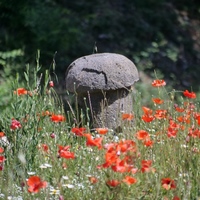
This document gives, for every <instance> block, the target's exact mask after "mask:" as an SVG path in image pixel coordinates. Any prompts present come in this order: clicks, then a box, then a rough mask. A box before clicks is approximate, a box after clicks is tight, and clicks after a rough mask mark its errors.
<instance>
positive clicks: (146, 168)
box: [141, 160, 155, 173]
mask: <svg viewBox="0 0 200 200" xmlns="http://www.w3.org/2000/svg"><path fill="white" fill-rule="evenodd" d="M141 164H142V168H141V171H142V172H143V173H144V172H155V168H152V160H142V162H141Z"/></svg>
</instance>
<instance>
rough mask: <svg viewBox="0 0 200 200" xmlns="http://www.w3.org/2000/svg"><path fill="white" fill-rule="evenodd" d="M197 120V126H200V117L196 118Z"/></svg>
mask: <svg viewBox="0 0 200 200" xmlns="http://www.w3.org/2000/svg"><path fill="white" fill-rule="evenodd" d="M195 119H196V120H197V124H198V125H200V115H199V116H196V117H195Z"/></svg>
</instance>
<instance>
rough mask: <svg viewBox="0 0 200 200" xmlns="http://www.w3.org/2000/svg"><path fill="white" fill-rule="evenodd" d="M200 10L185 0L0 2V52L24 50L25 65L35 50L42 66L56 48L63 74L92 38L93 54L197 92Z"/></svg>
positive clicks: (87, 50) (89, 49)
mask: <svg viewBox="0 0 200 200" xmlns="http://www.w3.org/2000/svg"><path fill="white" fill-rule="evenodd" d="M199 8H200V4H199V2H198V1H194V2H192V3H191V2H189V1H185V0H184V1H180V0H175V1H166V0H158V1H156V0H150V1H144V0H137V1H131V0H128V1H121V0H117V1H115V2H112V1H103V0H101V1H96V0H95V1H86V0H80V1H78V2H76V1H56V0H49V1H39V0H34V1H24V0H20V1H17V2H15V1H13V0H10V1H9V3H8V1H5V0H3V1H1V4H0V22H1V31H0V44H1V45H0V51H1V52H7V51H12V50H13V49H23V51H24V53H25V54H24V55H25V56H24V57H23V61H24V63H26V62H27V61H28V63H33V61H34V60H35V52H36V51H37V49H40V50H41V52H42V54H43V56H42V60H41V63H42V65H43V67H44V68H48V67H46V66H49V65H50V63H51V61H52V57H53V56H54V55H55V52H57V54H56V57H55V59H56V63H57V65H58V66H59V68H58V70H57V74H58V76H61V77H63V73H64V71H65V70H66V66H68V65H69V64H70V63H71V62H72V61H73V60H74V59H76V58H77V57H80V56H83V55H87V54H91V53H92V50H93V46H94V44H95V42H96V44H97V48H98V52H116V53H121V54H124V55H125V56H127V57H129V58H130V59H132V60H133V61H134V62H136V63H137V67H138V69H139V70H143V71H145V73H147V74H149V73H152V72H153V71H154V69H156V70H160V71H161V72H162V74H164V76H165V78H166V80H167V81H168V82H169V83H170V84H172V85H173V87H176V88H185V87H190V85H193V86H194V88H195V89H196V90H198V89H199V87H198V85H199V84H196V83H197V82H198V81H199V79H198V74H199V67H198V66H199V62H200V61H199V59H200V58H199V51H200V44H199V42H198V41H199V34H198V33H199V27H200V25H199V24H200V22H199V16H200V13H199ZM1 63H2V62H1ZM24 65H25V64H24ZM20 70H21V71H23V67H21V68H20V69H19V70H18V71H19V74H21V72H20Z"/></svg>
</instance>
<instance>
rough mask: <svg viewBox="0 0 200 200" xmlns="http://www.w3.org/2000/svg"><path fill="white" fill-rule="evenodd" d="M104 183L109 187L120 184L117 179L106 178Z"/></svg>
mask: <svg viewBox="0 0 200 200" xmlns="http://www.w3.org/2000/svg"><path fill="white" fill-rule="evenodd" d="M106 184H107V185H108V186H111V187H116V186H118V185H119V184H120V182H119V181H118V180H108V181H107V182H106Z"/></svg>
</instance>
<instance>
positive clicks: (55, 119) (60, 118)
mask: <svg viewBox="0 0 200 200" xmlns="http://www.w3.org/2000/svg"><path fill="white" fill-rule="evenodd" d="M51 121H53V122H55V123H58V122H64V121H65V117H64V116H63V115H54V114H52V116H51Z"/></svg>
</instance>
